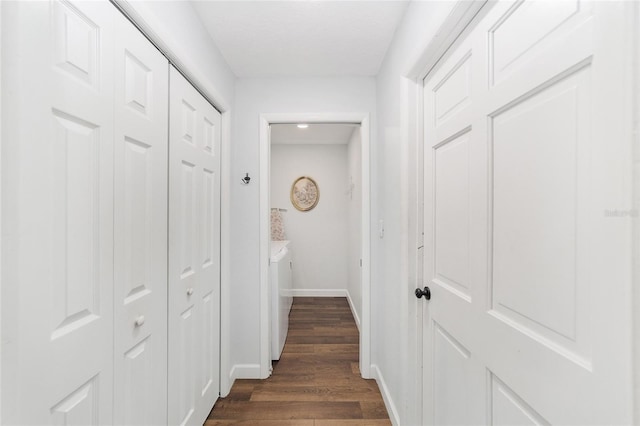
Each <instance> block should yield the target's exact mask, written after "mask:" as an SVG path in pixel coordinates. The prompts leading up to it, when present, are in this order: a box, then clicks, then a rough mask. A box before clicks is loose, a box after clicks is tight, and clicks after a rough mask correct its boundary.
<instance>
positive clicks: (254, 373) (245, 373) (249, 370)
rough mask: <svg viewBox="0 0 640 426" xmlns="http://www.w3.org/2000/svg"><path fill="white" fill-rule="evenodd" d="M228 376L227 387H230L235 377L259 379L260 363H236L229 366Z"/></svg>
mask: <svg viewBox="0 0 640 426" xmlns="http://www.w3.org/2000/svg"><path fill="white" fill-rule="evenodd" d="M229 376H230V380H229V382H230V386H229V389H231V387H232V386H233V382H235V381H236V379H259V378H260V364H236V365H234V366H233V368H231V373H230V374H229Z"/></svg>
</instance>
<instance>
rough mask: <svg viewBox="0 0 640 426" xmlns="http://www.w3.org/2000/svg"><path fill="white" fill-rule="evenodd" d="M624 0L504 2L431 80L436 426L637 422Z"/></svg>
mask: <svg viewBox="0 0 640 426" xmlns="http://www.w3.org/2000/svg"><path fill="white" fill-rule="evenodd" d="M630 7H631V6H630V3H622V2H621V3H617V2H594V3H590V2H583V1H572V2H569V1H566V2H545V1H519V2H506V1H505V2H498V3H497V4H495V5H493V7H492V8H491V9H490V10H489V11H488V12H487V13H486V14H485V16H484V17H483V18H482V20H481V21H480V22H479V23H478V25H477V26H476V27H475V29H473V31H472V32H471V33H470V34H469V35H468V36H467V37H466V38H465V39H464V40H463V41H461V42H458V44H457V46H456V47H455V49H453V50H452V51H451V52H450V53H449V54H448V55H447V57H446V58H445V59H443V61H442V62H441V64H440V65H439V67H438V68H437V69H436V71H434V72H433V73H431V74H430V75H429V76H428V78H427V79H426V80H425V84H424V99H425V105H424V107H425V248H426V253H425V265H424V266H425V283H426V284H427V285H428V286H429V287H430V288H431V294H432V298H431V300H430V301H428V302H422V303H424V305H423V309H424V311H423V313H424V315H423V319H424V321H423V332H424V339H423V340H424V347H423V358H424V359H423V366H424V369H423V373H424V376H423V388H424V392H423V398H424V401H423V403H424V404H423V409H424V411H423V423H424V424H437V425H446V424H476V425H477V424H502V425H520V424H581V425H584V424H629V423H631V421H632V418H631V412H632V410H631V407H632V399H631V398H632V395H631V389H632V382H631V379H632V369H631V354H632V352H631V340H630V339H631V327H630V326H631V319H630V318H631V315H630V314H631V312H630V306H631V305H630V302H629V301H630V300H631V274H630V271H631V267H630V265H631V259H632V256H631V247H632V245H631V244H630V238H631V235H632V234H631V219H630V218H626V219H625V218H620V217H618V218H611V217H608V216H607V214H606V212H607V210H611V209H628V210H629V211H630V209H631V205H630V203H631V200H632V197H631V190H630V188H631V185H630V182H631V179H630V176H631V158H632V156H631V152H632V151H631V146H632V145H631V137H630V129H631V125H630V123H631V121H630V120H629V119H628V118H627V117H629V115H628V112H629V111H628V109H626V105H629V103H628V100H629V99H630V98H629V97H628V95H627V93H626V92H628V89H627V88H628V87H631V86H630V84H629V81H630V80H629V73H626V71H625V70H627V69H629V68H628V67H627V66H628V64H629V63H630V62H628V60H627V57H630V56H631V55H630V53H631V52H630V51H626V50H625V49H628V47H627V46H630V43H629V41H630V39H629V38H628V37H629V35H630V34H631V33H632V32H631V31H630V27H629V22H628V20H626V19H625V16H626V15H628V14H629V8H630ZM627 54H628V55H627ZM423 300H424V299H423Z"/></svg>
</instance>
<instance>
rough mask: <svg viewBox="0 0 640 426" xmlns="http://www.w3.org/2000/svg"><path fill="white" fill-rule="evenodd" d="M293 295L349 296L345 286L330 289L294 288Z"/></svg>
mask: <svg viewBox="0 0 640 426" xmlns="http://www.w3.org/2000/svg"><path fill="white" fill-rule="evenodd" d="M291 293H292V294H293V297H347V294H348V293H347V290H345V289H343V288H329V289H320V288H318V289H303V288H298V289H295V288H294V289H292V290H291Z"/></svg>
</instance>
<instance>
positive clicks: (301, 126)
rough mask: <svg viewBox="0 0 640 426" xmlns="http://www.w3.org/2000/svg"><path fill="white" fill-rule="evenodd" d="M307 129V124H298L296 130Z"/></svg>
mask: <svg viewBox="0 0 640 426" xmlns="http://www.w3.org/2000/svg"><path fill="white" fill-rule="evenodd" d="M307 127H309V125H308V124H304V123H300V124H298V129H306V128H307Z"/></svg>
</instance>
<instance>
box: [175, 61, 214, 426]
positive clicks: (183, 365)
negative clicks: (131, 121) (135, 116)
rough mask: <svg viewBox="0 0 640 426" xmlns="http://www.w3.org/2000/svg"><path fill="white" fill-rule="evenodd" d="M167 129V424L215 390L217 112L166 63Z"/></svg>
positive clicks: (200, 417) (206, 403) (196, 410)
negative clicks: (168, 107)
mask: <svg viewBox="0 0 640 426" xmlns="http://www.w3.org/2000/svg"><path fill="white" fill-rule="evenodd" d="M170 117H171V122H170V136H169V151H170V154H169V424H180V425H183V424H192V425H201V424H202V423H203V422H204V420H205V418H206V416H207V415H208V414H209V411H210V410H211V408H212V407H213V404H214V403H215V401H216V399H217V397H218V395H219V370H220V362H219V356H220V355H219V353H220V348H219V342H220V339H219V330H220V322H219V321H220V314H219V310H220V252H219V250H220V249H219V248H220V204H219V200H220V173H219V170H220V113H218V112H217V111H216V110H215V109H214V108H213V107H212V106H211V105H210V104H209V103H208V102H207V101H206V100H205V99H204V98H203V97H202V95H200V94H199V93H198V92H197V91H196V90H195V89H194V88H193V87H192V86H191V85H190V84H189V83H188V82H187V80H185V79H184V77H183V76H182V75H180V74H179V73H178V72H177V71H176V70H175V69H174V68H173V67H172V68H171V71H170Z"/></svg>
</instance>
